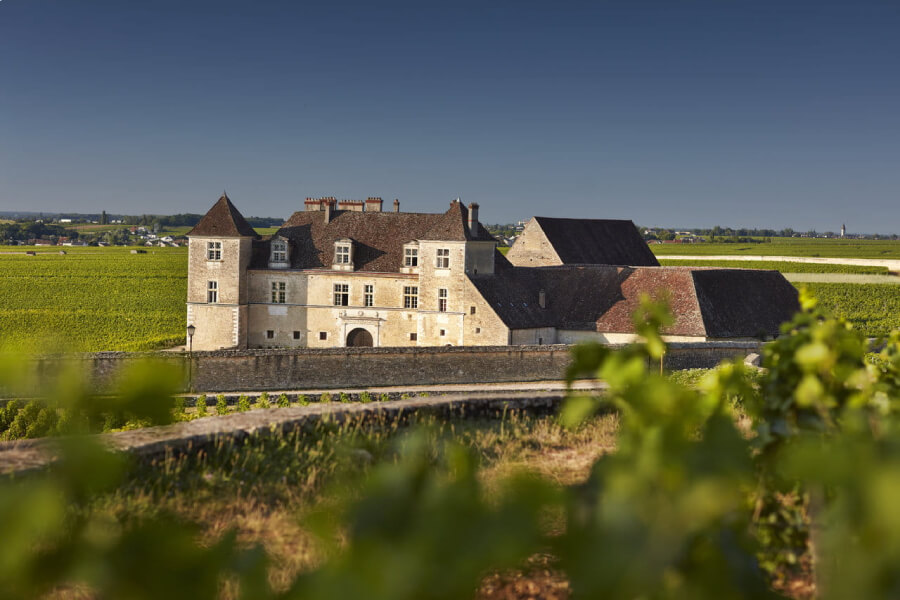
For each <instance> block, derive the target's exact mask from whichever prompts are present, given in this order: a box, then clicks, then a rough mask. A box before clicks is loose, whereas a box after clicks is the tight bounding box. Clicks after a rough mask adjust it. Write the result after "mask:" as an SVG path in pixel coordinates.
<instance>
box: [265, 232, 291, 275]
mask: <svg viewBox="0 0 900 600" xmlns="http://www.w3.org/2000/svg"><path fill="white" fill-rule="evenodd" d="M289 266H290V262H289V260H288V242H287V240H286V239H285V238H283V237H276V238H275V239H273V240H272V243H271V244H270V245H269V268H270V269H287V268H288V267H289Z"/></svg>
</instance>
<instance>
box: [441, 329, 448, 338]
mask: <svg viewBox="0 0 900 600" xmlns="http://www.w3.org/2000/svg"><path fill="white" fill-rule="evenodd" d="M445 335H447V330H446V329H441V337H443V336H445Z"/></svg>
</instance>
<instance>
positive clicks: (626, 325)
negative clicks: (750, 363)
mask: <svg viewBox="0 0 900 600" xmlns="http://www.w3.org/2000/svg"><path fill="white" fill-rule="evenodd" d="M471 279H472V282H473V283H474V284H475V286H476V287H477V288H478V290H479V291H480V292H481V294H482V296H484V298H485V300H486V301H487V302H488V303H489V304H490V305H491V308H493V309H494V311H495V312H496V313H497V314H498V316H499V317H500V318H501V320H503V322H504V323H505V324H506V325H507V326H508V327H510V328H511V329H530V328H535V327H557V328H559V329H573V330H583V331H599V332H603V333H634V326H633V325H632V323H631V317H632V315H633V314H634V312H635V311H636V310H637V309H638V306H639V305H640V298H641V296H642V295H643V294H648V295H649V296H650V297H653V298H657V299H659V298H662V297H664V296H665V297H666V298H667V299H668V302H669V306H670V309H671V311H672V313H673V315H674V317H675V322H674V323H673V324H672V325H671V326H669V327H667V328H665V329H664V330H663V333H665V334H668V335H679V336H692V337H701V336H703V337H714V338H732V337H757V336H759V335H760V334H766V335H775V334H777V333H778V326H779V324H780V323H782V322H783V321H786V320H788V319H790V318H791V316H792V315H793V314H794V312H796V310H797V309H798V308H799V306H798V303H797V292H796V290H795V289H794V287H793V286H792V285H791V284H790V283H788V282H787V280H786V279H784V277H783V276H782V275H781V274H780V273H777V272H775V271H758V270H749V269H747V270H744V269H704V268H690V267H638V268H629V267H613V266H599V265H598V266H568V265H565V266H557V267H510V268H507V269H501V270H499V271H498V272H497V274H496V275H493V276H491V275H476V276H472V277H471ZM542 289H543V290H544V291H545V295H546V305H545V306H546V308H543V309H542V308H540V306H539V305H538V297H539V294H540V290H542Z"/></svg>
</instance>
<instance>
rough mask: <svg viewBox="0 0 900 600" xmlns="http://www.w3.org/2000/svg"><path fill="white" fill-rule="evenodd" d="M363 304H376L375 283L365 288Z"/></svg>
mask: <svg viewBox="0 0 900 600" xmlns="http://www.w3.org/2000/svg"><path fill="white" fill-rule="evenodd" d="M363 306H375V286H374V285H367V286H365V287H364V288H363Z"/></svg>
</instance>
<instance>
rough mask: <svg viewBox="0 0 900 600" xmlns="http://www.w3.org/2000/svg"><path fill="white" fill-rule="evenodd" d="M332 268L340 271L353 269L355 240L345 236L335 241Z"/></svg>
mask: <svg viewBox="0 0 900 600" xmlns="http://www.w3.org/2000/svg"><path fill="white" fill-rule="evenodd" d="M332 268H333V269H337V270H339V271H352V270H353V240H351V239H349V238H343V239H340V240H337V241H336V242H335V243H334V262H333V263H332Z"/></svg>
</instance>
